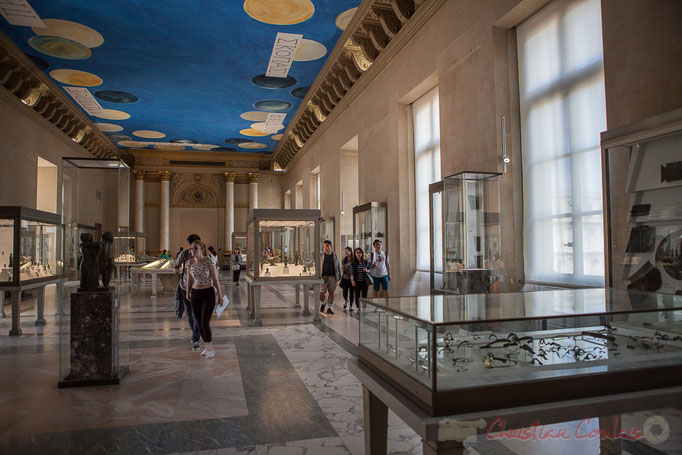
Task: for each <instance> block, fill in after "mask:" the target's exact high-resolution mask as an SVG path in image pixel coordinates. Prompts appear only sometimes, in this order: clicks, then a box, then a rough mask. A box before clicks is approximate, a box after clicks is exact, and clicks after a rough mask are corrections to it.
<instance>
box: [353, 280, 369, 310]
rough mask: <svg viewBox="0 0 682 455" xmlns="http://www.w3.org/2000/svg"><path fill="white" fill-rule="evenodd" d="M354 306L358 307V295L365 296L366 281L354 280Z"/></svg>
mask: <svg viewBox="0 0 682 455" xmlns="http://www.w3.org/2000/svg"><path fill="white" fill-rule="evenodd" d="M354 289H355V306H356V307H358V308H360V296H362V297H363V298H365V299H366V298H367V282H366V281H356V282H355V288H354Z"/></svg>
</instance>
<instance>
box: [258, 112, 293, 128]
mask: <svg viewBox="0 0 682 455" xmlns="http://www.w3.org/2000/svg"><path fill="white" fill-rule="evenodd" d="M286 116H287V114H283V113H275V112H273V113H270V114H268V118H267V119H266V120H265V128H263V132H264V133H276V132H277V131H279V130H280V128H282V122H284V118H285V117H286Z"/></svg>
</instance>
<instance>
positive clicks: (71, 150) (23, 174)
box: [0, 86, 92, 208]
mask: <svg viewBox="0 0 682 455" xmlns="http://www.w3.org/2000/svg"><path fill="white" fill-rule="evenodd" d="M39 156H40V157H42V158H44V159H46V160H47V161H50V162H51V163H54V164H56V165H57V166H58V172H57V174H58V175H59V174H60V173H61V161H62V157H64V156H80V157H84V158H92V155H90V154H89V153H88V152H86V151H85V149H83V148H82V147H80V146H79V145H77V144H75V143H74V142H73V141H72V140H71V139H69V138H68V137H67V136H66V135H64V134H63V133H62V132H61V131H60V130H58V129H57V128H56V127H55V126H54V125H52V124H51V123H50V122H48V121H47V120H45V119H44V118H43V117H41V116H40V115H38V114H37V113H36V112H34V111H33V110H32V109H31V108H29V107H28V106H26V105H24V104H22V103H21V102H20V101H19V100H18V99H17V98H16V97H15V96H14V95H12V94H10V93H9V92H8V91H7V90H6V89H5V88H4V87H2V86H0V163H2V166H0V205H22V206H24V207H30V208H36V202H37V177H38V172H37V167H38V157H39ZM58 188H59V191H61V182H60V183H59V185H58ZM58 199H61V198H58Z"/></svg>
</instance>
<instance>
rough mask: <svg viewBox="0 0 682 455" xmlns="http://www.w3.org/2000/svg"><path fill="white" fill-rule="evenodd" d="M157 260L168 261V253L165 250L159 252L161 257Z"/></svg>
mask: <svg viewBox="0 0 682 455" xmlns="http://www.w3.org/2000/svg"><path fill="white" fill-rule="evenodd" d="M159 259H170V256H169V255H168V252H166V250H163V251H162V252H161V256H159Z"/></svg>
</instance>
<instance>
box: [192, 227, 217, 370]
mask: <svg viewBox="0 0 682 455" xmlns="http://www.w3.org/2000/svg"><path fill="white" fill-rule="evenodd" d="M190 248H191V250H192V258H191V259H190V260H189V261H188V262H189V264H188V265H189V275H188V279H187V295H186V298H187V300H189V301H190V303H191V306H192V313H193V314H194V320H195V321H198V325H199V331H200V332H201V338H202V339H203V340H204V343H205V344H206V348H205V349H204V350H203V351H202V352H201V355H205V356H206V357H208V358H209V359H212V358H213V357H215V349H213V345H212V344H211V316H212V315H213V309H214V308H215V305H216V291H217V292H218V302H219V303H220V304H221V305H222V304H223V303H222V302H223V293H222V291H221V290H220V282H219V281H218V274H217V273H216V270H215V266H214V265H213V261H212V260H211V259H210V258H209V257H208V256H207V254H206V253H207V250H206V245H204V243H203V242H202V241H201V240H196V241H194V242H192V246H191V247H190Z"/></svg>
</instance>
